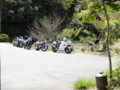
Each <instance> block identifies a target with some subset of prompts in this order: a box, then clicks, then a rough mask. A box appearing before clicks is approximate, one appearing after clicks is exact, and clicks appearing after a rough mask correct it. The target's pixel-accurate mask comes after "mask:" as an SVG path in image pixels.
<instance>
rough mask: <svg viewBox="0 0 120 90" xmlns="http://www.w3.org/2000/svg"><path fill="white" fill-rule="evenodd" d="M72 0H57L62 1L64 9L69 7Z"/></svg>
mask: <svg viewBox="0 0 120 90" xmlns="http://www.w3.org/2000/svg"><path fill="white" fill-rule="evenodd" d="M73 1H74V0H59V2H60V3H62V5H63V7H64V9H68V8H70V7H71V5H72V4H73Z"/></svg>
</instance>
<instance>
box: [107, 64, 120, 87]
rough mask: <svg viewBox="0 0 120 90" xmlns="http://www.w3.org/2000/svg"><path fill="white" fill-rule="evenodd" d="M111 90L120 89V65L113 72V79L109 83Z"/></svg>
mask: <svg viewBox="0 0 120 90" xmlns="http://www.w3.org/2000/svg"><path fill="white" fill-rule="evenodd" d="M108 88H109V89H115V88H120V64H118V66H117V68H116V69H115V70H113V78H112V79H111V80H110V81H109V85H108Z"/></svg>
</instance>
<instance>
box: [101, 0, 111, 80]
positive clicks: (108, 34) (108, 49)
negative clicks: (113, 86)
mask: <svg viewBox="0 0 120 90" xmlns="http://www.w3.org/2000/svg"><path fill="white" fill-rule="evenodd" d="M102 4H103V10H104V12H105V16H106V21H107V36H106V37H107V38H106V45H107V51H108V58H109V71H110V78H112V60H111V54H110V48H109V43H110V42H109V36H110V25H109V18H108V14H107V9H106V5H105V0H102Z"/></svg>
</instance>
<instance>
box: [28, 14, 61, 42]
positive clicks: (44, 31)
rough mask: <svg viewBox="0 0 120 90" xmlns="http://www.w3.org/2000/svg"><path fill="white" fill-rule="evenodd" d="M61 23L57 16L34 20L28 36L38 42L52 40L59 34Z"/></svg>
mask: <svg viewBox="0 0 120 90" xmlns="http://www.w3.org/2000/svg"><path fill="white" fill-rule="evenodd" d="M62 22H63V19H61V18H60V17H59V16H58V15H57V14H53V15H52V16H44V17H43V18H41V19H39V18H37V19H35V20H34V22H33V24H32V26H31V27H29V34H31V35H32V36H33V37H35V38H37V39H38V40H43V39H49V40H53V39H54V38H55V37H56V35H57V34H58V33H59V32H60V25H61V23H62Z"/></svg>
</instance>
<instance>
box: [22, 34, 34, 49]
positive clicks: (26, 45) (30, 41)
mask: <svg viewBox="0 0 120 90" xmlns="http://www.w3.org/2000/svg"><path fill="white" fill-rule="evenodd" d="M32 44H33V39H32V37H31V36H30V37H28V38H27V39H25V40H24V49H28V50H30V49H31V47H32Z"/></svg>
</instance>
